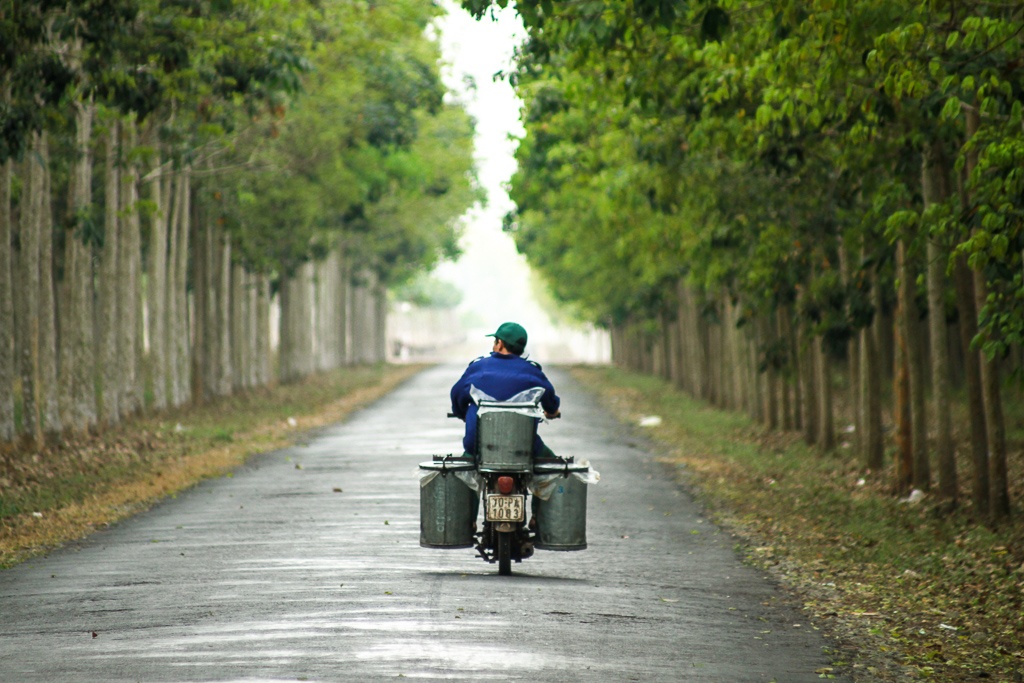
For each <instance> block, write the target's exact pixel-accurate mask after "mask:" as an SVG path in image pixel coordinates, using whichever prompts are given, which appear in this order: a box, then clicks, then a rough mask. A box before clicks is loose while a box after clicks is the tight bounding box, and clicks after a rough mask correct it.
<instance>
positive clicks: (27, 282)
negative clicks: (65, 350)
mask: <svg viewBox="0 0 1024 683" xmlns="http://www.w3.org/2000/svg"><path fill="white" fill-rule="evenodd" d="M32 147H33V151H32V152H30V153H29V154H28V159H27V160H26V161H25V185H26V187H25V189H24V191H23V193H22V198H21V207H20V208H21V216H20V219H21V220H20V221H19V227H20V231H19V238H20V239H19V244H20V250H19V253H18V262H19V267H18V280H17V282H18V284H19V286H18V287H16V288H15V289H14V292H15V296H16V304H15V305H16V314H15V323H16V327H15V329H16V330H17V331H18V338H17V339H16V341H15V349H16V350H17V353H18V361H19V362H18V368H19V371H20V373H21V402H22V413H21V414H22V433H23V434H24V436H25V438H26V440H27V441H28V442H29V444H31V445H37V444H41V443H42V438H43V433H42V424H41V421H40V415H39V407H40V406H39V404H40V391H39V390H40V386H39V383H40V377H39V335H40V330H39V327H40V321H39V287H40V282H39V225H40V220H39V215H40V212H41V208H42V201H41V198H40V197H41V195H42V192H43V173H42V168H41V165H40V162H39V157H38V155H37V154H36V153H35V151H34V150H35V149H36V144H35V142H34V141H33V145H32Z"/></svg>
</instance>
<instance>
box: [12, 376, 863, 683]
mask: <svg viewBox="0 0 1024 683" xmlns="http://www.w3.org/2000/svg"><path fill="white" fill-rule="evenodd" d="M461 371H462V368H461V367H457V366H439V367H436V368H432V369H429V370H427V371H425V372H423V373H421V374H419V375H417V376H415V377H414V378H412V379H411V380H409V381H408V382H406V383H405V384H404V385H402V386H401V387H399V389H398V390H397V391H395V392H394V393H393V394H391V395H389V396H387V397H385V398H384V399H382V400H381V401H379V402H377V403H376V404H374V405H372V406H370V407H369V408H367V409H365V410H362V411H360V412H358V413H355V414H353V415H352V416H351V417H350V418H349V419H348V420H347V421H346V422H344V423H342V424H339V425H336V426H333V427H330V428H327V429H323V430H320V431H318V432H316V433H312V434H308V435H307V436H306V438H305V439H304V441H303V442H302V443H300V444H297V445H296V446H294V447H292V448H288V449H285V450H280V451H275V452H272V453H266V454H262V455H258V456H255V457H253V458H252V459H251V460H250V462H249V464H248V465H246V466H244V467H242V468H240V469H238V470H237V471H236V472H234V473H233V476H230V477H223V478H219V479H216V480H210V481H206V482H204V483H202V484H201V485H199V486H197V487H195V488H194V489H192V490H190V491H188V492H187V493H185V494H182V495H180V496H178V497H177V498H176V499H173V500H168V501H166V502H164V503H162V504H160V505H158V506H156V507H155V508H153V509H152V510H150V511H149V512H147V513H145V514H142V515H140V516H138V517H136V518H134V519H132V520H130V521H127V522H125V523H122V524H119V525H117V526H115V527H111V528H109V529H107V530H105V531H102V532H100V533H97V534H95V535H93V536H91V537H90V538H88V539H87V540H85V541H83V542H81V543H78V544H75V545H73V546H69V547H66V548H64V549H62V550H60V551H57V552H55V553H53V554H51V555H50V556H48V557H45V558H39V559H36V560H32V561H30V562H28V563H26V564H23V565H21V566H18V567H16V568H14V569H11V570H8V571H6V572H2V573H0V616H2V617H3V618H2V621H0V681H11V682H12V683H13V682H23V683H30V682H34V681H45V682H47V683H56V682H60V681H68V682H72V681H73V682H74V683H80V682H81V681H240V680H249V681H276V680H288V681H295V680H308V681H374V680H389V679H395V678H403V677H404V678H409V679H416V678H419V679H442V680H459V681H482V680H502V681H508V680H524V681H525V680H529V681H573V682H576V681H709V682H711V681H713V682H715V683H725V682H731V683H740V682H745V681H751V682H755V681H758V682H760V681H778V682H779V683H800V682H803V681H808V682H810V681H818V680H820V679H821V678H822V677H823V675H826V676H828V675H831V674H832V673H833V672H831V671H829V670H828V668H827V667H830V666H831V664H830V658H829V655H828V652H827V650H826V648H827V647H828V641H827V640H826V639H825V638H824V637H823V636H822V635H821V634H820V633H818V632H816V631H815V630H814V629H813V627H812V626H811V624H810V623H808V621H807V618H806V616H805V615H803V614H802V613H801V612H800V611H799V610H797V609H795V608H794V607H793V606H792V605H791V604H789V603H788V602H787V599H786V596H785V594H784V593H783V592H782V591H781V590H779V589H778V588H777V587H776V586H775V585H774V584H773V583H772V582H771V581H769V580H768V579H767V578H766V576H765V575H763V574H761V573H759V572H757V571H755V570H753V569H751V568H749V567H747V566H745V565H743V564H742V563H741V562H740V561H739V560H738V558H737V556H736V554H735V551H734V548H733V540H732V539H731V538H730V537H729V535H728V534H726V533H724V532H722V531H721V530H719V529H717V528H715V527H714V526H713V525H712V524H710V523H709V522H707V521H706V520H704V519H703V518H702V517H701V515H700V513H699V510H698V509H697V508H696V507H695V506H694V505H693V503H692V502H691V501H690V499H689V497H688V496H687V495H686V494H685V493H683V492H681V491H680V490H679V489H678V488H677V487H676V486H675V485H674V484H673V483H672V482H671V481H670V480H669V478H668V476H667V474H666V473H665V472H664V470H663V469H662V468H661V466H660V465H659V464H657V463H656V462H654V459H653V456H652V455H651V454H650V453H649V452H647V451H646V450H645V445H644V443H643V441H642V439H640V438H639V437H637V436H636V435H635V434H634V433H633V432H632V430H630V429H629V428H627V427H624V426H622V425H621V424H620V423H619V422H618V421H617V420H616V419H615V418H614V416H612V415H609V414H608V413H607V412H604V411H603V410H602V409H601V408H600V407H599V406H598V405H597V404H596V402H595V401H594V400H593V399H592V398H591V397H590V396H588V395H586V394H583V393H582V392H581V390H580V389H579V387H578V386H577V385H575V384H574V383H572V381H571V380H570V379H569V377H568V376H567V375H566V374H564V373H562V372H558V371H557V369H553V370H552V369H549V376H550V377H551V379H552V380H553V381H554V384H555V386H556V387H557V388H558V390H559V393H560V394H561V395H562V399H563V403H562V405H563V414H564V418H563V419H561V420H558V421H556V422H554V423H552V424H547V425H542V426H541V431H542V434H543V436H544V437H545V440H546V442H547V443H548V444H549V445H550V446H551V447H552V448H553V449H554V450H555V452H556V453H559V454H561V455H573V456H576V457H577V459H581V458H586V459H589V460H590V461H591V463H592V464H593V465H594V467H596V469H597V470H599V471H600V473H601V481H600V482H599V483H598V484H595V485H593V486H591V487H590V489H589V491H588V492H589V507H588V514H589V520H588V527H587V536H588V542H589V548H588V549H587V550H583V551H579V552H550V551H548V552H545V551H541V550H538V551H537V552H536V554H535V555H534V556H533V557H532V558H529V559H527V560H526V561H524V562H523V563H521V564H515V565H513V575H512V576H510V577H500V576H498V575H497V568H496V566H495V565H489V564H487V563H485V562H483V561H482V560H480V559H479V558H477V557H475V555H474V551H473V550H470V549H465V550H431V549H426V548H420V547H419V483H418V480H419V471H418V467H417V466H418V463H419V462H421V461H424V460H429V458H430V456H431V454H434V453H450V452H453V451H456V450H459V444H460V440H461V428H462V423H461V422H458V421H456V420H450V419H446V418H445V413H446V412H447V410H448V389H449V387H450V386H451V384H452V383H453V382H454V381H455V380H456V379H457V378H458V376H459V374H460V373H461ZM838 678H839V680H849V679H844V678H843V677H842V676H839V677H838Z"/></svg>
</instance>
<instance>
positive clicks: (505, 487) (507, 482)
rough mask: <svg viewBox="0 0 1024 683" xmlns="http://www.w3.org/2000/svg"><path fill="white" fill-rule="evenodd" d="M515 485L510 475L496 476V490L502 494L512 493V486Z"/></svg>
mask: <svg viewBox="0 0 1024 683" xmlns="http://www.w3.org/2000/svg"><path fill="white" fill-rule="evenodd" d="M513 486H515V482H514V481H513V480H512V477H498V492H499V493H501V494H503V495H506V496H507V495H508V494H510V493H512V487H513Z"/></svg>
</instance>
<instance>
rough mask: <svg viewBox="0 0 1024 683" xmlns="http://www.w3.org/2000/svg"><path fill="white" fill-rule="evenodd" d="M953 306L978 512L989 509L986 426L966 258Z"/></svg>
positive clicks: (961, 260)
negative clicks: (960, 356)
mask: <svg viewBox="0 0 1024 683" xmlns="http://www.w3.org/2000/svg"><path fill="white" fill-rule="evenodd" d="M954 273H955V279H956V305H957V310H958V311H959V312H960V325H959V330H960V347H961V349H963V351H962V353H963V357H964V379H965V381H966V384H967V416H968V422H969V424H970V430H971V431H970V434H971V437H970V447H971V463H972V465H973V466H972V471H973V478H972V482H971V500H972V502H973V504H974V509H975V511H976V513H977V514H980V515H987V514H988V510H989V487H990V485H991V484H990V483H989V476H988V433H987V431H986V429H985V400H984V397H983V395H982V386H981V358H980V355H979V353H978V352H977V351H976V350H974V349H972V348H971V344H972V343H973V342H974V337H975V336H976V335H977V334H978V312H977V309H976V308H975V304H974V280H973V277H972V275H971V269H970V268H968V266H967V257H966V256H963V255H959V256H957V257H956V265H955V271H954Z"/></svg>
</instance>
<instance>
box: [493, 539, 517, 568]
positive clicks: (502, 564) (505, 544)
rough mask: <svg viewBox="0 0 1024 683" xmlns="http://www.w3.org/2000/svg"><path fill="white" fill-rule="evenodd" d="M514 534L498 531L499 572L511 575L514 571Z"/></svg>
mask: <svg viewBox="0 0 1024 683" xmlns="http://www.w3.org/2000/svg"><path fill="white" fill-rule="evenodd" d="M512 536H513V534H510V533H507V532H498V543H497V546H498V547H497V548H496V550H497V554H498V574H499V575H500V576H509V575H510V574H511V573H512Z"/></svg>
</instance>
